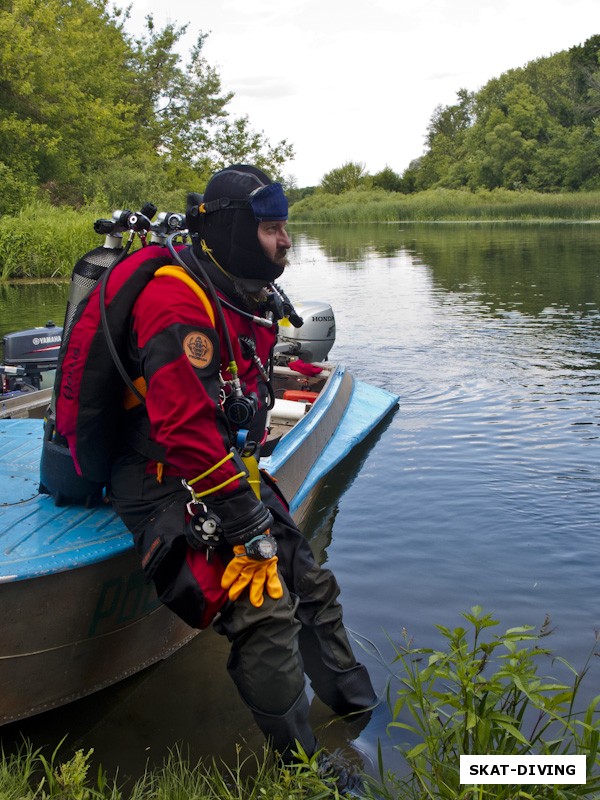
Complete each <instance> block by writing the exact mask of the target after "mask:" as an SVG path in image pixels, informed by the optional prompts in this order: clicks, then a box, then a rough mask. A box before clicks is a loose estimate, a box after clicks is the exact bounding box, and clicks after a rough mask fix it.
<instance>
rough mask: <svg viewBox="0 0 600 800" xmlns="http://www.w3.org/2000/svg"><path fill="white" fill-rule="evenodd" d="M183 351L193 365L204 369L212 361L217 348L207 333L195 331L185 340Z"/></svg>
mask: <svg viewBox="0 0 600 800" xmlns="http://www.w3.org/2000/svg"><path fill="white" fill-rule="evenodd" d="M183 352H184V353H185V354H186V356H187V358H188V360H189V362H190V364H191V365H192V366H193V367H196V369H202V368H203V367H208V365H209V364H210V363H211V361H212V359H213V355H214V352H215V349H214V347H213V343H212V342H211V340H210V339H209V338H208V336H207V335H206V334H205V333H202V332H201V331H194V332H193V333H188V335H187V336H186V337H185V339H184V340H183Z"/></svg>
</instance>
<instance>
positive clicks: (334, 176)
mask: <svg viewBox="0 0 600 800" xmlns="http://www.w3.org/2000/svg"><path fill="white" fill-rule="evenodd" d="M366 177H367V174H366V172H365V165H364V164H362V163H360V162H357V161H347V162H346V163H345V164H342V166H341V167H336V168H335V169H332V170H330V171H329V172H327V173H325V175H323V177H322V178H321V183H320V184H319V188H320V189H321V191H323V192H327V193H328V194H342V193H343V192H349V191H351V190H352V189H358V187H359V186H361V185H363V184H364V182H365V179H366Z"/></svg>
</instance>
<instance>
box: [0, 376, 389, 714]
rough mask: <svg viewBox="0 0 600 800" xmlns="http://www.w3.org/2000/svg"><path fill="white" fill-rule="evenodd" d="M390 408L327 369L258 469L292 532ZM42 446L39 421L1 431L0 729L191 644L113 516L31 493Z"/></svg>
mask: <svg viewBox="0 0 600 800" xmlns="http://www.w3.org/2000/svg"><path fill="white" fill-rule="evenodd" d="M294 380H297V377H295V378H294ZM397 403H398V398H397V397H396V396H395V395H392V394H390V393H389V392H387V391H385V390H382V389H377V388H375V387H372V386H369V385H367V384H364V383H361V382H359V381H355V380H354V379H353V378H352V376H351V375H350V374H349V372H348V371H347V370H345V369H344V368H343V367H337V368H335V369H333V370H332V372H331V375H330V376H329V379H328V381H327V383H326V385H325V386H324V388H323V389H322V391H321V393H320V395H319V398H318V400H317V402H316V403H315V404H314V407H313V408H312V409H311V410H310V412H309V413H308V414H306V416H304V417H302V418H301V419H300V421H299V422H298V423H297V424H296V425H295V426H294V427H292V428H291V429H290V430H289V432H288V433H287V434H286V435H285V436H284V437H283V438H282V439H281V441H280V442H279V443H278V444H277V446H276V447H275V450H274V451H273V454H272V455H271V456H270V457H269V458H266V459H263V460H262V461H261V466H262V467H264V468H265V469H267V470H268V472H270V473H271V474H272V475H273V476H274V477H276V478H277V481H278V484H279V486H280V487H281V488H282V490H283V491H284V493H285V494H286V496H287V497H288V498H290V502H291V510H292V513H293V515H294V517H295V519H296V520H297V521H298V522H299V523H300V524H301V522H302V520H303V519H304V518H305V517H306V515H307V514H308V512H309V510H310V507H311V504H312V503H313V501H314V499H315V497H316V495H317V494H318V491H319V488H320V486H321V484H322V482H323V481H324V480H325V478H326V477H327V475H328V474H329V473H330V472H331V470H332V469H334V467H335V466H336V465H337V464H338V463H339V462H340V461H341V460H342V459H343V458H344V457H345V456H346V455H348V454H349V453H350V452H351V451H352V450H353V449H354V448H355V447H356V445H357V444H359V443H360V442H361V441H362V440H363V439H364V438H365V437H366V436H367V435H368V434H369V433H370V432H371V431H372V430H373V429H374V428H375V427H376V426H377V425H378V424H379V423H380V422H381V421H382V420H383V419H384V418H385V417H387V416H388V415H389V414H390V412H391V411H392V410H393V409H394V408H395V407H396V406H397ZM41 441H42V424H41V422H40V420H39V419H38V420H36V419H8V420H0V602H1V605H2V609H3V614H2V622H0V631H1V635H0V640H1V641H2V644H3V652H2V653H1V654H0V724H4V723H7V722H10V721H12V720H16V719H20V718H23V717H26V716H31V715H32V714H36V713H39V712H40V711H43V710H46V709H49V708H54V707H56V706H59V705H62V704H64V703H67V702H69V701H71V700H74V699H77V698H79V697H82V696H84V695H86V694H90V693H92V692H94V691H97V690H99V689H101V688H103V687H105V686H108V685H110V684H111V683H115V682H116V681H118V680H121V679H123V678H125V677H127V676H128V675H131V674H133V673H134V672H137V671H138V670H140V669H143V668H145V667H146V666H149V665H150V664H152V663H153V662H155V661H158V660H160V659H163V658H165V657H167V656H168V655H170V654H171V653H172V652H174V651H175V650H176V649H178V648H179V647H181V646H182V645H184V644H185V643H186V642H188V641H189V640H190V639H191V638H193V637H194V636H195V635H196V634H197V633H198V632H197V631H195V630H192V629H190V628H189V627H188V626H187V625H185V624H184V623H183V622H182V621H181V620H179V619H178V618H177V617H176V616H175V615H174V614H172V613H171V612H170V611H169V610H168V609H166V608H165V607H163V606H161V605H160V604H159V603H158V600H157V598H156V594H155V592H154V588H153V586H152V585H149V584H146V583H145V580H144V576H143V573H142V572H141V570H140V568H139V563H138V557H137V554H136V553H135V551H134V549H133V545H132V538H131V535H130V534H129V532H128V531H127V530H126V529H125V528H124V526H123V524H122V522H121V521H120V519H119V518H118V517H117V516H116V515H115V514H114V512H113V511H112V509H111V508H110V506H101V507H97V508H93V509H85V508H82V507H77V506H69V507H56V506H55V505H54V504H53V501H52V499H51V498H50V497H48V496H46V495H40V494H39V493H38V481H39V476H38V472H39V460H40V452H41Z"/></svg>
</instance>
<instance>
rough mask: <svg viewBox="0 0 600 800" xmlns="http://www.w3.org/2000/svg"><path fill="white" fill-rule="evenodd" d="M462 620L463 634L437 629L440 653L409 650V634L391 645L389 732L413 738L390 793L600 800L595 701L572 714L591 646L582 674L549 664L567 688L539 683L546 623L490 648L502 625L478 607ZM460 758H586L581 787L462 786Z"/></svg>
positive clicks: (514, 631)
mask: <svg viewBox="0 0 600 800" xmlns="http://www.w3.org/2000/svg"><path fill="white" fill-rule="evenodd" d="M463 617H464V618H465V619H466V621H467V622H468V623H469V625H470V628H469V629H466V628H464V627H457V628H454V629H453V630H450V629H449V628H446V627H443V626H441V625H438V626H437V628H438V630H439V631H440V632H441V634H442V636H443V638H444V639H445V641H446V643H447V649H445V650H434V649H431V648H417V647H413V646H412V642H411V641H410V639H409V638H408V636H406V634H405V644H404V645H402V646H395V647H394V650H395V653H396V656H395V659H394V661H395V663H397V664H399V665H400V667H401V670H400V672H399V673H398V674H397V678H398V679H399V681H400V689H398V690H397V693H396V697H395V699H394V698H393V697H391V696H390V698H389V701H390V706H391V711H392V722H391V723H390V724H389V732H390V733H393V731H394V729H395V730H398V729H400V730H404V731H408V732H410V734H411V738H413V740H414V737H417V738H418V739H419V741H418V743H417V744H413V743H412V742H411V745H412V746H411V745H408V746H405V747H404V746H399V749H400V750H401V751H402V753H403V755H404V757H405V758H406V761H407V763H408V765H409V767H410V773H409V776H408V777H407V778H406V779H405V780H404V779H403V780H402V781H401V782H398V781H397V780H395V781H394V783H395V788H396V791H398V789H399V788H400V787H399V783H401V784H402V796H413V797H419V798H448V799H450V798H452V800H456V798H464V800H466V799H467V798H469V800H470V799H471V798H511V800H512V798H517V797H519V798H535V799H536V800H538V799H539V798H576V797H578V798H579V797H589V798H591V797H598V793H599V792H600V771H599V767H600V756H599V753H598V742H599V739H600V715H599V713H598V710H597V706H598V704H599V703H600V695H599V696H597V697H595V698H594V700H593V701H592V702H591V703H590V704H589V706H588V708H587V710H585V711H583V712H581V713H578V712H577V711H576V709H575V699H576V695H577V692H578V689H579V687H580V684H581V681H582V679H583V677H584V675H585V674H586V672H587V671H588V669H589V667H590V663H591V659H592V657H594V656H598V655H599V653H598V651H597V649H596V645H595V646H594V649H593V650H592V653H591V654H590V657H589V658H588V660H587V662H586V664H585V666H584V668H583V669H582V670H581V671H579V672H578V671H576V670H575V669H574V668H573V667H572V666H571V665H570V664H569V663H568V662H567V661H565V660H564V659H562V658H554V659H552V663H553V664H554V665H561V668H562V669H563V670H565V671H566V674H567V675H568V676H569V678H568V680H569V682H567V683H565V682H558V681H556V680H554V679H553V678H545V677H544V678H543V677H540V676H539V675H538V663H539V662H540V661H541V660H548V657H549V656H550V655H551V654H550V651H549V650H548V649H547V648H545V647H543V646H542V644H541V640H542V639H544V638H545V637H546V636H547V635H548V634H549V633H550V630H549V620H546V621H545V622H544V625H543V626H542V628H541V629H540V630H539V631H538V632H534V631H533V628H532V627H530V626H523V627H519V628H511V629H509V630H507V631H506V632H505V633H503V634H502V635H494V636H492V637H491V638H487V640H486V637H485V633H487V632H489V631H488V629H490V628H492V627H494V626H496V625H498V622H497V621H496V620H494V619H492V617H491V616H490V615H489V614H484V613H483V611H482V609H481V608H480V607H479V606H476V607H474V608H472V609H471V612H470V613H465V614H463ZM461 755H585V756H586V758H587V762H586V763H587V784H586V785H572V786H541V785H540V786H514V785H512V786H511V785H508V784H504V785H502V784H501V785H486V786H483V785H482V786H466V785H461V784H460V780H459V767H460V756H461ZM405 793H406V794H405ZM390 796H392V795H390ZM393 796H398V795H397V794H394V795H393Z"/></svg>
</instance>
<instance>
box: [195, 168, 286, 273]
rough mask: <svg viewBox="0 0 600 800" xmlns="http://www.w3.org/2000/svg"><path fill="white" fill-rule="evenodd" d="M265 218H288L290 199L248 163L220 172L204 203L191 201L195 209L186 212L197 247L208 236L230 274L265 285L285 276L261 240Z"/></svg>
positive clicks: (211, 245)
mask: <svg viewBox="0 0 600 800" xmlns="http://www.w3.org/2000/svg"><path fill="white" fill-rule="evenodd" d="M267 187H269V188H267ZM196 209H197V210H196ZM261 219H275V220H285V219H287V201H286V199H285V195H284V194H283V190H282V189H281V186H280V184H278V183H274V182H273V181H272V180H271V179H270V178H269V176H268V175H267V174H266V173H264V172H262V170H260V169H257V168H256V167H252V166H248V165H245V164H234V165H233V166H231V167H227V168H226V169H223V170H221V171H220V172H217V173H216V174H215V175H214V176H213V177H212V178H211V179H210V181H209V182H208V184H207V186H206V191H205V192H204V196H203V198H202V203H200V204H199V205H198V206H193V211H192V213H191V214H190V212H189V211H188V225H189V228H190V230H191V231H192V233H194V234H197V236H196V237H195V245H194V246H195V247H196V248H197V249H198V250H199V251H200V250H201V248H202V241H204V242H205V243H206V246H207V247H208V248H209V249H210V252H211V254H212V257H213V258H214V259H215V260H216V261H217V262H218V264H219V265H220V266H221V267H223V269H225V270H226V271H227V272H229V273H230V274H231V275H234V276H236V277H238V278H244V279H249V280H260V281H262V282H264V284H265V285H266V284H268V283H270V282H271V281H274V280H276V278H278V277H279V276H280V275H281V273H282V272H283V267H282V266H280V265H278V264H275V263H274V262H273V261H271V259H270V258H268V256H267V255H266V254H265V252H264V250H263V248H262V245H261V244H260V242H259V240H258V225H259V221H260V220H261Z"/></svg>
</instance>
